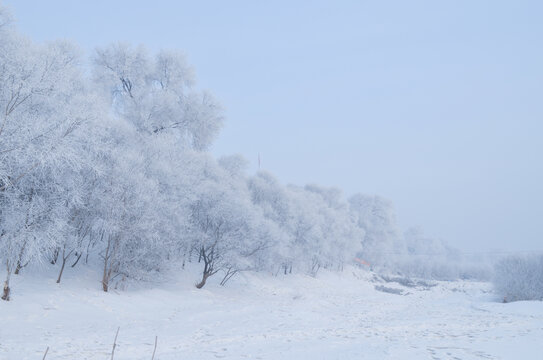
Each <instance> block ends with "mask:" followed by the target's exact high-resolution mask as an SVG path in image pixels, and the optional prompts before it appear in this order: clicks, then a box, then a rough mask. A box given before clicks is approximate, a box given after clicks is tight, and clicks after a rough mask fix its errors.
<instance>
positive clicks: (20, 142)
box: [0, 25, 94, 299]
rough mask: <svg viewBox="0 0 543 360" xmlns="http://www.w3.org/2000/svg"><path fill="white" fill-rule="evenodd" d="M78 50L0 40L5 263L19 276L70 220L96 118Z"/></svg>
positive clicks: (11, 37)
mask: <svg viewBox="0 0 543 360" xmlns="http://www.w3.org/2000/svg"><path fill="white" fill-rule="evenodd" d="M78 59H79V54H78V51H77V49H76V48H75V47H74V46H72V45H71V44H69V43H66V42H54V43H50V44H45V45H40V44H35V43H33V42H32V41H30V40H28V39H26V38H24V37H22V36H20V35H19V34H17V33H16V32H15V30H13V29H12V28H10V27H9V25H4V26H2V29H1V37H0V64H1V66H0V83H1V84H2V86H0V110H1V118H0V158H1V161H0V212H1V214H0V237H1V241H0V258H1V259H2V262H3V263H4V266H5V267H4V268H5V269H6V272H7V276H6V281H5V285H4V295H3V298H5V299H8V298H9V292H10V289H9V279H10V276H11V274H12V273H13V272H18V271H20V269H21V267H23V266H24V265H25V264H27V263H28V262H29V261H31V260H33V259H41V258H42V257H43V255H44V254H47V253H48V252H49V251H50V250H51V249H53V248H55V247H56V243H57V241H58V239H59V238H60V234H61V233H62V229H63V228H64V225H65V223H66V221H65V219H67V217H68V207H67V204H68V203H70V202H73V201H76V200H77V195H76V194H74V193H71V192H70V190H71V189H74V187H73V186H72V185H73V184H71V181H72V180H73V178H72V177H71V176H65V175H66V174H69V173H70V172H71V171H77V170H78V169H79V168H80V167H81V163H82V160H81V154H82V153H81V151H80V149H81V144H80V143H79V140H80V139H81V138H80V137H77V136H74V134H75V133H76V132H77V131H79V130H80V128H81V127H83V126H85V125H86V123H87V122H88V121H90V120H91V118H92V117H93V115H94V112H93V111H92V110H91V109H92V104H93V98H92V96H89V93H88V88H87V87H86V84H85V81H84V78H83V76H82V72H81V70H80V68H79V60H78Z"/></svg>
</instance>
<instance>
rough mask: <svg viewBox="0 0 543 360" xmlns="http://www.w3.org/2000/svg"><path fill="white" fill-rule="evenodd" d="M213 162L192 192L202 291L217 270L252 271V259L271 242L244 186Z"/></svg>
mask: <svg viewBox="0 0 543 360" xmlns="http://www.w3.org/2000/svg"><path fill="white" fill-rule="evenodd" d="M240 180H243V179H240V178H239V177H237V176H232V175H231V173H228V172H227V171H225V169H224V168H221V167H220V166H218V165H217V164H216V163H215V162H214V161H213V160H212V159H209V161H208V162H206V163H205V165H204V169H203V177H202V179H201V181H200V182H199V184H198V185H197V186H196V187H195V188H194V189H193V191H194V192H195V193H196V196H195V200H194V201H193V202H192V203H191V204H190V208H191V218H190V223H191V237H192V239H193V248H194V249H196V251H197V252H198V255H199V258H200V260H201V261H202V262H203V265H204V269H203V271H202V279H201V281H200V282H199V283H198V284H197V285H196V287H197V288H201V287H203V286H204V285H205V283H206V281H207V279H208V278H209V277H210V276H212V275H214V274H215V273H217V272H218V271H221V270H223V271H226V275H227V276H228V275H229V273H231V272H232V271H236V270H239V269H245V268H251V267H252V266H251V263H252V262H253V261H252V260H253V259H254V258H256V254H257V253H258V252H259V251H263V250H264V249H265V248H266V247H267V246H269V244H268V243H267V242H268V241H269V240H270V239H269V238H268V237H267V236H266V234H267V233H266V231H265V230H263V226H265V222H264V221H261V218H260V217H259V211H258V209H257V208H255V207H254V206H253V204H252V203H251V202H250V198H249V193H248V189H247V186H246V184H245V182H244V181H240Z"/></svg>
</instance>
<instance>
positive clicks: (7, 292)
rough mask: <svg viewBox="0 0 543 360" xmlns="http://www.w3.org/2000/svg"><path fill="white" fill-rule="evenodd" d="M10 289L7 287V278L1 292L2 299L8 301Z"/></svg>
mask: <svg viewBox="0 0 543 360" xmlns="http://www.w3.org/2000/svg"><path fill="white" fill-rule="evenodd" d="M10 292H11V289H10V288H9V280H6V281H4V292H3V294H2V300H5V301H9V293H10Z"/></svg>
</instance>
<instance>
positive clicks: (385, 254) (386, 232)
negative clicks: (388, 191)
mask: <svg viewBox="0 0 543 360" xmlns="http://www.w3.org/2000/svg"><path fill="white" fill-rule="evenodd" d="M349 204H350V209H351V211H352V213H353V215H354V216H355V219H356V222H357V223H358V226H359V227H360V228H362V229H363V230H364V232H365V235H364V240H363V242H362V252H361V253H360V256H361V257H362V258H363V260H365V261H368V262H369V263H370V264H371V265H390V264H392V263H394V261H395V257H396V256H398V255H403V254H405V246H404V243H403V242H402V239H401V236H400V234H399V230H398V225H397V223H396V216H395V213H394V209H393V206H392V203H391V202H390V201H388V200H386V199H384V198H382V197H379V196H367V195H362V194H356V195H353V196H352V197H351V198H349Z"/></svg>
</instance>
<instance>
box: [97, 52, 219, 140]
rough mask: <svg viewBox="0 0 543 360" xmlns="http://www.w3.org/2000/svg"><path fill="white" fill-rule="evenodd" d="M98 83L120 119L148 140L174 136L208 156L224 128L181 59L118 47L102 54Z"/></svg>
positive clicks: (171, 54)
mask: <svg viewBox="0 0 543 360" xmlns="http://www.w3.org/2000/svg"><path fill="white" fill-rule="evenodd" d="M94 65H95V66H94V68H95V70H94V77H95V80H96V82H97V83H98V84H99V86H101V87H102V88H103V91H104V93H105V94H108V95H109V99H110V102H111V105H112V106H113V109H114V110H115V111H116V113H117V114H119V115H121V116H123V117H125V118H126V119H128V120H129V121H131V122H132V123H134V124H135V126H136V127H137V129H138V130H139V131H142V132H147V133H150V134H160V133H163V132H166V133H169V134H172V135H173V136H175V137H176V138H177V139H178V140H179V141H180V143H181V144H182V145H183V146H185V147H190V148H193V149H196V150H205V149H206V148H207V147H208V146H209V145H210V144H211V142H212V141H213V140H214V139H215V137H216V136H217V134H218V132H219V130H220V128H221V126H222V115H221V109H220V106H219V105H218V103H217V102H216V101H215V100H214V99H213V97H212V95H211V94H209V93H207V92H201V93H199V92H196V91H194V90H192V85H193V84H194V74H193V70H192V69H191V68H190V67H189V66H188V65H187V64H186V61H185V58H184V56H183V55H182V54H180V53H178V52H172V51H161V52H159V53H158V54H157V55H156V56H155V58H154V59H152V58H151V56H150V55H149V54H148V53H147V51H146V50H145V48H143V47H141V46H140V47H137V48H134V47H132V46H130V45H126V44H114V45H110V46H109V47H106V48H103V49H98V50H97V53H96V57H95V59H94Z"/></svg>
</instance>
